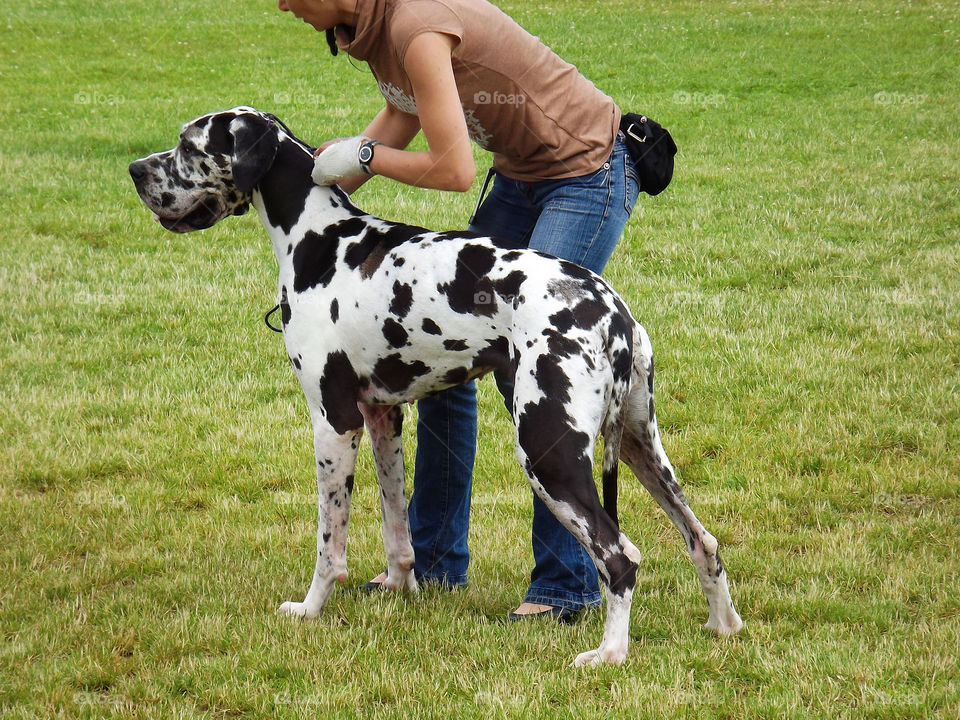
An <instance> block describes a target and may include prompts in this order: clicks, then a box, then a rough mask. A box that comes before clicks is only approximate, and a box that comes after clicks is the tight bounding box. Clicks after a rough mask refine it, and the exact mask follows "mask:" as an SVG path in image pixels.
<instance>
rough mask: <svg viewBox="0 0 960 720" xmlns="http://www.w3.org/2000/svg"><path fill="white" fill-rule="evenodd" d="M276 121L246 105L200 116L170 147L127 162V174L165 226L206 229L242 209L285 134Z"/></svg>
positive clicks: (184, 229) (245, 209) (170, 228)
mask: <svg viewBox="0 0 960 720" xmlns="http://www.w3.org/2000/svg"><path fill="white" fill-rule="evenodd" d="M280 125H281V123H279V121H278V120H277V119H276V118H275V117H274V116H273V115H270V114H269V113H264V112H260V111H259V110H254V109H253V108H249V107H237V108H233V109H232V110H223V111H221V112H216V113H211V114H209V115H204V116H202V117H199V118H197V119H196V120H192V121H190V122H188V123H187V124H186V125H184V126H183V129H182V130H181V131H180V142H179V143H178V144H177V146H176V147H174V148H171V149H170V150H164V151H163V152H158V153H154V154H153V155H149V156H148V157H145V158H141V159H140V160H135V161H134V162H132V163H130V176H131V177H132V178H133V182H134V185H136V188H137V193H138V194H139V195H140V198H141V199H142V200H143V202H144V203H146V205H147V207H149V208H150V209H151V210H153V212H154V213H156V219H157V220H159V221H160V224H161V225H163V227H165V228H166V229H167V230H172V231H174V232H190V231H192V230H202V229H204V228H208V227H210V226H212V225H214V224H215V223H217V222H219V221H220V220H222V219H223V218H225V217H227V216H229V215H242V214H243V213H245V212H246V211H247V208H248V207H249V205H250V200H251V196H252V194H253V189H254V188H255V187H256V186H257V184H258V183H259V182H260V181H261V179H263V176H264V175H265V174H266V173H267V171H268V170H269V169H270V166H271V165H272V164H273V161H274V159H275V158H276V155H277V150H278V147H279V144H280V142H281V135H282V136H283V137H284V138H285V137H286V134H285V133H282V131H281V128H280Z"/></svg>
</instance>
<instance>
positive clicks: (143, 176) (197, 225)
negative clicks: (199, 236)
mask: <svg viewBox="0 0 960 720" xmlns="http://www.w3.org/2000/svg"><path fill="white" fill-rule="evenodd" d="M129 170H130V177H131V178H133V184H134V186H135V187H136V188H137V194H138V195H140V198H141V199H142V200H143V201H144V203H145V204H146V205H147V207H149V208H150V209H151V210H153V212H154V216H153V218H154V220H156V221H157V222H159V223H160V224H161V225H162V226H163V227H164V228H166V229H167V230H170V231H171V232H176V233H187V232H192V231H194V230H205V229H206V228H208V227H212V226H213V225H214V224H216V223H217V222H218V221H219V220H221V219H222V218H223V216H224V215H226V212H225V210H224V205H223V201H222V199H221V198H219V197H218V196H216V195H213V194H209V193H208V194H205V195H203V196H201V197H199V198H198V199H197V200H196V201H195V202H194V203H193V204H192V205H191V206H190V208H189V209H188V210H187V211H186V212H182V213H170V212H169V211H168V210H167V209H165V208H162V207H157V206H156V202H155V201H153V199H152V198H151V196H150V193H149V192H147V187H148V185H149V184H150V182H151V180H152V178H153V173H152V171H151V168H150V167H149V165H148V164H147V163H146V162H145V161H144V160H135V161H134V162H132V163H130V166H129ZM237 210H238V211H239V212H236V213H235V214H238V215H242V214H243V212H244V211H245V210H246V207H242V208H238V209H237Z"/></svg>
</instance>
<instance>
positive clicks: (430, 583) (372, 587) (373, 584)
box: [356, 577, 467, 595]
mask: <svg viewBox="0 0 960 720" xmlns="http://www.w3.org/2000/svg"><path fill="white" fill-rule="evenodd" d="M417 582H418V583H419V584H420V587H421V588H425V587H438V588H440V590H441V591H442V592H455V591H457V590H461V589H463V588H465V587H466V586H467V584H466V583H464V584H462V585H452V584H450V583H448V582H445V581H443V580H432V579H431V580H427V579H424V578H422V577H418V578H417ZM382 589H383V583H382V582H380V581H378V580H368V581H367V582H365V583H364V584H363V585H357V587H356V591H357V592H358V593H364V594H366V595H370V594H372V593H375V592H379V591H380V590H382Z"/></svg>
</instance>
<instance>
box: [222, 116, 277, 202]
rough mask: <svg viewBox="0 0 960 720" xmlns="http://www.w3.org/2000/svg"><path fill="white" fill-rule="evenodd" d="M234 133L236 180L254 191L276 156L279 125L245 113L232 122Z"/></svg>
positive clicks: (244, 189)
mask: <svg viewBox="0 0 960 720" xmlns="http://www.w3.org/2000/svg"><path fill="white" fill-rule="evenodd" d="M230 134H231V135H233V183H234V185H235V186H236V188H237V190H239V191H240V192H243V193H248V192H251V191H252V190H253V189H254V188H255V187H256V186H257V184H258V183H259V182H260V181H261V180H262V179H263V176H264V175H266V174H267V171H268V170H269V169H270V166H271V165H273V160H274V158H275V157H276V156H277V148H278V147H279V146H280V139H279V138H278V137H277V129H276V126H275V125H274V124H273V123H271V122H269V121H268V120H266V119H265V118H261V117H257V116H254V115H242V116H240V117H238V118H236V119H235V120H234V121H233V122H231V123H230Z"/></svg>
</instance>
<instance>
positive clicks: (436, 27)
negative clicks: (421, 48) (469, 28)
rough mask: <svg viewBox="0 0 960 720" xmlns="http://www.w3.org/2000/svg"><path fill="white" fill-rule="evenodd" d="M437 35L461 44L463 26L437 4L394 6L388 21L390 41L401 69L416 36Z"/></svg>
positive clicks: (413, 0)
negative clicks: (434, 33) (452, 38)
mask: <svg viewBox="0 0 960 720" xmlns="http://www.w3.org/2000/svg"><path fill="white" fill-rule="evenodd" d="M425 32H439V33H443V34H445V35H452V36H453V37H455V38H456V39H457V42H462V41H463V22H462V21H461V20H460V17H459V16H458V15H457V14H456V12H454V11H453V9H452V8H450V7H449V6H447V5H446V4H444V3H443V2H441V1H440V0H410V2H405V3H402V4H398V6H397V8H396V10H394V12H393V16H392V17H391V19H390V41H391V44H392V45H393V47H394V50H395V52H396V54H397V62H398V63H400V66H401V67H403V63H404V58H405V57H406V56H407V50H408V48H409V47H410V43H411V42H413V39H414V38H415V37H417V35H421V34H423V33H425Z"/></svg>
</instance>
